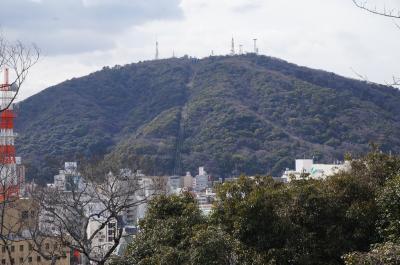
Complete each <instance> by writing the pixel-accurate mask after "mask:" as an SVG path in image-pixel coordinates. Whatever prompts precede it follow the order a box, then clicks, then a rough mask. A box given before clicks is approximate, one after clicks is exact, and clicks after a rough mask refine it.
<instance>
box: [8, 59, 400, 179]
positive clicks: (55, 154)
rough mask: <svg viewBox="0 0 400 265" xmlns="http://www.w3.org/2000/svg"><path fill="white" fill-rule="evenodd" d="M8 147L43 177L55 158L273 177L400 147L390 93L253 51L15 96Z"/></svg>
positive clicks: (133, 67) (397, 110)
mask: <svg viewBox="0 0 400 265" xmlns="http://www.w3.org/2000/svg"><path fill="white" fill-rule="evenodd" d="M18 109H19V111H18V112H19V113H18V118H17V120H16V130H17V132H18V133H19V137H18V139H17V143H16V144H17V152H18V154H19V155H21V156H22V157H23V158H24V160H25V161H27V163H28V166H29V168H28V175H29V176H30V177H35V178H37V179H39V180H42V181H44V180H48V179H49V178H50V177H51V176H52V175H53V174H54V173H55V172H56V170H57V168H58V167H59V166H60V163H61V162H62V161H65V160H72V159H79V158H82V157H90V156H102V155H106V157H107V158H109V159H112V158H117V159H120V160H121V161H123V162H124V163H126V164H129V165H130V166H132V167H134V168H140V169H142V170H144V171H145V172H146V173H148V174H174V173H179V174H182V173H183V171H187V170H190V171H192V172H193V173H194V171H195V169H196V168H197V167H198V166H201V165H204V166H205V167H206V169H207V170H208V171H209V172H211V173H212V174H214V175H215V176H229V175H231V174H240V173H246V174H273V175H279V174H280V173H281V172H282V170H283V169H285V168H286V167H293V160H294V159H295V158H299V157H314V158H315V159H316V160H317V161H321V162H332V161H334V160H337V159H343V155H344V154H345V153H347V152H351V153H363V152H366V151H367V150H368V149H369V143H370V142H375V143H377V144H379V145H381V147H382V148H383V149H385V150H390V151H392V152H394V153H400V137H399V136H400V91H399V90H398V89H395V88H392V87H387V86H383V85H377V84H371V83H367V82H362V81H357V80H353V79H348V78H344V77H341V76H338V75H336V74H334V73H329V72H325V71H321V70H313V69H309V68H306V67H301V66H297V65H295V64H291V63H288V62H286V61H283V60H280V59H276V58H271V57H267V56H258V55H255V54H248V55H241V56H221V57H208V58H205V59H201V60H199V59H193V58H188V57H184V58H172V59H165V60H156V61H146V62H140V63H135V64H129V65H125V66H115V67H112V68H109V67H105V68H103V69H102V70H100V71H98V72H95V73H92V74H90V75H88V76H85V77H81V78H74V79H71V80H68V81H65V82H63V83H61V84H59V85H56V86H53V87H50V88H48V89H45V90H44V91H42V92H40V93H38V94H36V95H34V96H32V97H30V98H28V99H26V100H24V101H22V102H21V103H19V104H18Z"/></svg>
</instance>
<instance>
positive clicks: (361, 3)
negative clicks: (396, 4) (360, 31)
mask: <svg viewBox="0 0 400 265" xmlns="http://www.w3.org/2000/svg"><path fill="white" fill-rule="evenodd" d="M352 1H353V3H354V4H355V5H356V6H357V7H359V8H361V9H363V10H365V11H368V12H370V13H373V14H375V15H380V16H385V17H390V18H395V19H399V18H400V10H399V9H397V8H390V7H387V6H386V5H383V6H382V7H378V6H377V5H376V4H373V3H371V2H370V1H367V0H352Z"/></svg>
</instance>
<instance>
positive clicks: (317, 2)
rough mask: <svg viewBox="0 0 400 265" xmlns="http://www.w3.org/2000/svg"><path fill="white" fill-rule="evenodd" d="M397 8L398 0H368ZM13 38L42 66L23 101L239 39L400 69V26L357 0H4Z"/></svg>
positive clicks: (293, 53) (369, 67)
mask: <svg viewBox="0 0 400 265" xmlns="http://www.w3.org/2000/svg"><path fill="white" fill-rule="evenodd" d="M371 1H375V2H373V3H372V2H371V4H372V5H376V6H378V7H383V6H384V5H386V6H389V7H392V8H399V9H400V1H399V0H371ZM1 2H2V3H1V9H0V27H1V31H2V32H3V34H4V36H5V37H6V38H8V39H10V40H12V39H20V40H23V41H26V42H34V43H36V44H37V45H38V46H39V47H40V49H41V51H42V58H41V60H40V63H39V64H38V65H36V66H35V67H34V69H33V70H32V71H31V74H30V76H29V78H28V80H27V82H26V83H25V84H24V87H23V88H22V91H21V94H20V99H23V98H26V97H27V96H30V95H32V94H34V93H37V92H39V91H40V90H42V89H44V88H46V87H48V86H51V85H55V84H57V83H59V82H62V81H64V80H66V79H69V78H72V77H78V76H82V75H86V74H88V73H90V72H93V71H95V70H98V69H101V68H102V67H103V66H106V65H108V66H113V65H115V64H120V65H123V64H126V63H131V62H137V61H140V60H150V59H152V58H154V54H155V47H154V46H155V41H156V40H158V41H159V43H160V57H161V58H167V57H171V55H172V52H173V50H174V51H175V54H176V55H177V56H182V55H185V54H188V55H190V56H195V57H200V58H201V57H204V56H208V55H209V54H210V53H211V50H214V54H227V53H229V50H230V41H231V38H232V36H233V37H234V38H235V41H236V44H237V46H238V45H239V44H243V47H244V50H245V51H251V50H252V39H253V38H258V40H259V41H258V44H259V50H260V53H262V54H266V55H270V56H274V57H279V58H282V59H285V60H288V61H290V62H293V63H296V64H300V65H304V66H309V67H313V68H319V69H324V70H327V71H333V72H336V73H338V74H341V75H345V76H349V77H355V74H354V73H353V71H352V70H351V69H354V70H355V71H357V72H358V73H361V74H363V75H365V76H367V77H368V78H369V80H371V81H375V82H381V83H383V82H385V81H389V80H390V79H391V77H392V75H393V74H397V75H399V76H400V67H399V65H400V63H399V62H400V29H398V28H397V27H396V25H395V22H394V20H392V19H388V18H383V17H379V16H374V15H371V14H368V13H367V12H365V11H362V10H360V9H358V8H356V7H355V6H354V5H353V3H352V2H351V0H323V1H322V0H1ZM399 24H400V21H399Z"/></svg>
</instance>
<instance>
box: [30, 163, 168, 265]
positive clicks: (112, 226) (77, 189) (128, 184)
mask: <svg viewBox="0 0 400 265" xmlns="http://www.w3.org/2000/svg"><path fill="white" fill-rule="evenodd" d="M70 177H71V178H70V179H69V180H67V181H66V182H65V185H63V187H62V188H60V187H43V188H39V189H37V190H36V191H35V192H34V194H33V198H34V200H35V202H36V203H37V204H38V205H40V215H41V216H40V217H39V226H38V229H37V231H40V236H41V237H42V238H54V240H56V241H57V242H59V243H60V244H61V245H63V246H67V247H68V248H71V249H73V250H75V251H78V252H79V253H81V256H82V257H83V262H84V263H86V264H89V263H90V262H94V263H96V264H105V262H106V261H107V260H108V259H109V258H110V257H111V256H112V255H113V253H114V251H115V250H116V248H117V247H118V245H119V243H120V241H121V238H122V236H123V228H124V216H125V214H126V212H127V211H128V210H131V209H135V208H136V207H139V206H141V205H143V204H145V203H146V202H147V201H148V200H149V198H151V197H152V196H154V195H155V194H159V193H160V192H161V191H162V190H163V183H162V182H161V181H159V179H155V178H153V179H149V178H144V177H143V176H140V175H137V174H133V173H132V172H131V171H130V170H121V167H120V164H118V163H112V162H110V161H107V162H105V161H102V162H98V163H95V164H91V165H89V166H86V167H85V169H84V170H82V172H81V174H71V176H70ZM36 233H37V232H36Z"/></svg>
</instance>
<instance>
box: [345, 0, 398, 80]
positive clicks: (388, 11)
mask: <svg viewBox="0 0 400 265" xmlns="http://www.w3.org/2000/svg"><path fill="white" fill-rule="evenodd" d="M352 1H353V3H354V4H355V5H356V6H357V7H358V8H361V9H363V10H365V11H367V12H370V13H372V14H375V15H379V16H384V17H388V18H393V19H396V20H397V19H400V9H397V8H390V7H387V6H386V5H385V4H383V6H381V7H380V8H378V7H377V6H376V5H373V4H371V3H370V2H368V1H367V0H352ZM395 24H396V26H397V27H398V28H399V29H400V25H399V24H397V23H395ZM357 75H358V76H359V77H361V78H362V79H366V78H365V77H362V76H361V75H359V74H357ZM392 79H393V80H392V82H389V83H388V85H390V86H396V87H397V86H400V77H396V76H393V77H392Z"/></svg>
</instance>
